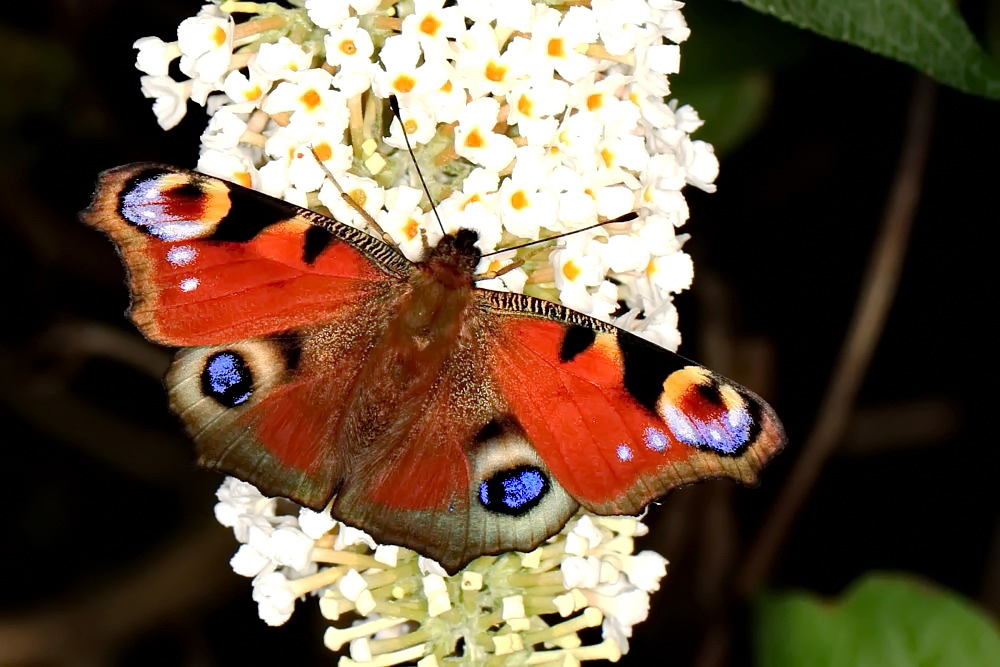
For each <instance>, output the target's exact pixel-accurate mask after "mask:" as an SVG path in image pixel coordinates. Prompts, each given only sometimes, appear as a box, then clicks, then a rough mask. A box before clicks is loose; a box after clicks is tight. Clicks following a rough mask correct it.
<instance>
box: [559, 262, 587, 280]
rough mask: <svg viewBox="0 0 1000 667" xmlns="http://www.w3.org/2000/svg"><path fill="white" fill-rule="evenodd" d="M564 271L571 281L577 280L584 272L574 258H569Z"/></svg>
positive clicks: (564, 265)
mask: <svg viewBox="0 0 1000 667" xmlns="http://www.w3.org/2000/svg"><path fill="white" fill-rule="evenodd" d="M562 272H563V275H564V276H566V279H567V280H569V281H570V282H573V281H575V280H576V279H577V278H579V277H580V274H581V273H582V271H581V270H580V267H579V266H577V265H576V263H575V262H574V261H573V260H569V261H568V262H566V263H565V264H563V269H562Z"/></svg>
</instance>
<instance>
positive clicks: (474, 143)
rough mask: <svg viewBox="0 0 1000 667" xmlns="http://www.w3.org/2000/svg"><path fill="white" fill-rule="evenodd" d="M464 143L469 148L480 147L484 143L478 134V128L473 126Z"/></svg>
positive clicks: (481, 136)
mask: <svg viewBox="0 0 1000 667" xmlns="http://www.w3.org/2000/svg"><path fill="white" fill-rule="evenodd" d="M465 145H466V146H468V147H469V148H482V147H483V146H485V145H486V141H485V140H484V139H483V135H481V134H479V128H474V129H473V130H472V132H469V134H468V135H467V136H466V137H465Z"/></svg>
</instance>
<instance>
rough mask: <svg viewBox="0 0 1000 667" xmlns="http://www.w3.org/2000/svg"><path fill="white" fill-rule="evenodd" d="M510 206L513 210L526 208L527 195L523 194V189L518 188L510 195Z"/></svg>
mask: <svg viewBox="0 0 1000 667" xmlns="http://www.w3.org/2000/svg"><path fill="white" fill-rule="evenodd" d="M510 207H511V208H512V209H514V210H515V211H521V210H523V209H526V208H528V195H526V194H524V190H518V191H517V192H515V193H514V194H512V195H511V196H510Z"/></svg>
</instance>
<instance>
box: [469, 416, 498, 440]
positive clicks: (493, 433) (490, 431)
mask: <svg viewBox="0 0 1000 667" xmlns="http://www.w3.org/2000/svg"><path fill="white" fill-rule="evenodd" d="M505 430H506V428H505V426H504V424H503V423H502V422H501V421H500V420H499V419H491V420H489V421H488V422H486V425H485V426H483V427H482V428H481V429H479V433H477V434H476V437H474V438H473V439H472V441H473V442H474V443H476V444H477V445H478V444H481V443H484V442H488V441H490V440H493V439H494V438H499V437H500V436H501V435H503V434H504V431H505Z"/></svg>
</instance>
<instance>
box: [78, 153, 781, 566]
mask: <svg viewBox="0 0 1000 667" xmlns="http://www.w3.org/2000/svg"><path fill="white" fill-rule="evenodd" d="M82 217H83V219H84V220H85V221H86V222H87V223H89V224H90V225H92V226H94V227H96V228H98V229H100V230H102V231H104V232H105V233H107V234H108V235H109V236H110V237H111V238H112V240H113V241H114V242H115V243H116V245H117V247H118V250H119V253H120V254H121V256H122V258H123V260H124V262H125V265H126V267H127V270H128V274H129V285H130V288H131V295H132V305H131V309H130V315H131V318H132V320H133V321H134V322H135V324H136V325H137V326H138V328H139V329H140V331H141V332H142V333H143V334H144V335H145V336H146V337H147V338H149V339H150V340H152V341H155V342H157V343H161V344H164V345H170V346H175V347H180V348H184V349H182V350H180V352H179V353H178V354H177V356H176V358H175V360H174V362H173V364H172V365H171V367H170V370H169V372H168V373H167V376H166V385H167V388H168V391H169V398H170V405H171V408H172V409H173V411H174V412H176V414H177V415H178V416H179V417H180V419H181V420H182V421H183V422H184V424H185V425H186V427H187V430H188V431H189V433H190V435H191V436H192V438H193V439H194V441H195V443H196V446H197V450H198V460H199V463H200V464H201V465H204V466H207V467H209V468H213V469H217V470H220V471H223V472H225V473H228V474H230V475H234V476H236V477H238V478H240V479H243V480H245V481H248V482H251V483H252V484H254V485H255V486H256V487H258V488H259V489H260V490H261V491H262V492H264V493H266V494H268V495H272V496H284V497H286V498H290V499H291V500H294V501H295V502H297V503H300V504H301V505H304V506H307V507H310V508H312V509H314V510H322V509H324V508H327V507H329V511H330V512H332V515H333V516H334V517H335V518H337V519H339V520H340V521H343V522H344V523H347V524H350V525H352V526H356V527H358V528H361V529H363V530H365V531H366V532H368V533H369V534H371V535H372V536H373V537H374V538H375V539H376V540H378V541H380V542H383V543H392V544H399V545H403V546H405V547H409V548H411V549H413V550H415V551H417V552H419V553H421V554H424V555H426V556H428V557H430V558H433V559H435V560H437V561H438V562H439V563H440V564H441V565H442V566H443V567H444V568H445V569H446V570H448V571H449V572H452V573H453V572H456V571H457V570H459V569H460V568H461V567H463V566H464V565H465V564H467V563H468V562H469V561H471V560H472V559H474V558H476V557H478V556H480V555H483V554H495V553H500V552H505V551H511V550H520V551H527V550H530V549H533V548H534V547H536V546H537V545H539V544H540V543H542V542H543V541H545V540H546V539H547V538H549V537H551V536H552V535H554V534H555V533H557V532H558V531H559V530H560V529H561V528H562V526H563V525H564V524H565V523H566V521H567V520H568V519H569V518H570V517H571V516H573V515H574V514H575V513H576V512H577V511H578V510H579V509H580V508H581V507H582V508H584V509H586V510H587V511H589V512H592V513H596V514H601V515H623V514H638V513H639V512H641V511H642V510H643V509H644V508H645V506H646V505H647V504H648V503H649V502H650V501H651V500H653V499H655V498H657V497H659V496H661V495H663V494H664V493H666V492H667V491H669V490H671V489H673V488H675V487H677V486H680V485H682V484H685V483H688V482H693V481H696V480H699V479H703V478H707V477H719V476H727V477H732V478H735V479H738V480H741V481H742V482H744V483H752V482H754V481H755V480H756V477H757V473H758V471H759V470H760V468H761V467H762V466H763V465H764V463H765V462H766V461H767V460H768V459H769V458H770V457H771V456H772V455H773V454H774V453H775V452H776V451H778V450H779V449H780V448H781V447H782V446H783V444H784V440H785V437H784V432H783V429H782V426H781V423H780V422H779V421H778V418H777V417H776V416H775V414H774V411H773V410H772V409H771V408H770V407H769V406H768V405H767V404H766V403H765V402H764V401H763V400H761V399H760V398H759V397H758V396H757V395H756V394H754V393H753V392H751V391H749V390H747V389H745V388H743V387H741V386H739V385H738V384H736V383H734V382H731V381H730V380H727V379H725V378H723V377H720V376H719V375H716V374H715V373H712V372H711V371H709V370H707V369H705V368H703V367H701V366H699V365H697V364H695V363H693V362H691V361H688V360H687V359H684V358H683V357H681V356H679V355H677V354H675V353H673V352H671V351H669V350H666V349H664V348H661V347H659V346H657V345H654V344H653V343H650V342H648V341H646V340H645V339H643V338H640V337H638V336H636V335H634V334H632V333H629V332H627V331H624V330H622V329H619V328H616V327H615V326H613V325H611V324H608V323H606V322H602V321H600V320H597V319H594V318H592V317H589V316H587V315H584V314H582V313H579V312H575V311H573V310H569V309H567V308H564V307H562V306H560V305H558V304H555V303H552V302H549V301H545V300H543V299H538V298H534V297H531V296H526V295H523V294H516V293H508V292H498V291H492V290H487V289H482V288H478V287H476V284H475V283H476V280H477V276H476V275H475V271H476V267H477V265H478V264H479V261H480V257H481V255H480V251H479V250H478V249H477V248H476V246H475V243H476V241H477V238H478V237H477V234H476V232H475V231H473V230H468V229H462V230H459V231H458V232H457V233H455V234H447V235H445V236H444V237H443V238H442V239H441V240H440V241H439V243H438V244H437V245H436V246H435V247H434V248H433V249H431V250H429V252H428V254H427V256H426V258H425V259H424V260H423V261H420V262H411V261H410V260H408V259H407V258H406V257H404V256H403V254H402V253H401V252H400V251H399V250H397V249H396V248H395V247H394V246H392V245H390V244H387V243H385V242H383V241H382V240H380V239H378V238H376V237H374V236H371V235H369V234H368V233H366V232H364V231H361V230H359V229H356V228H354V227H351V226H348V225H345V224H342V223H340V222H337V221H336V220H333V219H330V218H327V217H324V216H322V215H320V214H318V213H316V212H314V211H310V210H307V209H302V208H299V207H297V206H294V205H292V204H290V203H287V202H284V201H281V200H278V199H275V198H272V197H269V196H267V195H264V194H262V193H259V192H257V191H254V190H251V189H248V188H245V187H242V186H239V185H236V184H233V183H229V182H226V181H223V180H220V179H217V178H213V177H210V176H206V175H204V174H200V173H197V172H192V171H187V170H183V169H178V168H175V167H170V166H164V165H158V164H152V163H137V164H132V165H127V166H123V167H118V168H116V169H111V170H109V171H106V172H104V173H103V174H101V176H100V179H99V182H98V186H97V190H96V193H95V195H94V198H93V201H92V202H91V205H90V207H89V208H88V209H87V210H86V211H84V212H83V214H82ZM331 501H332V502H331Z"/></svg>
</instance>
